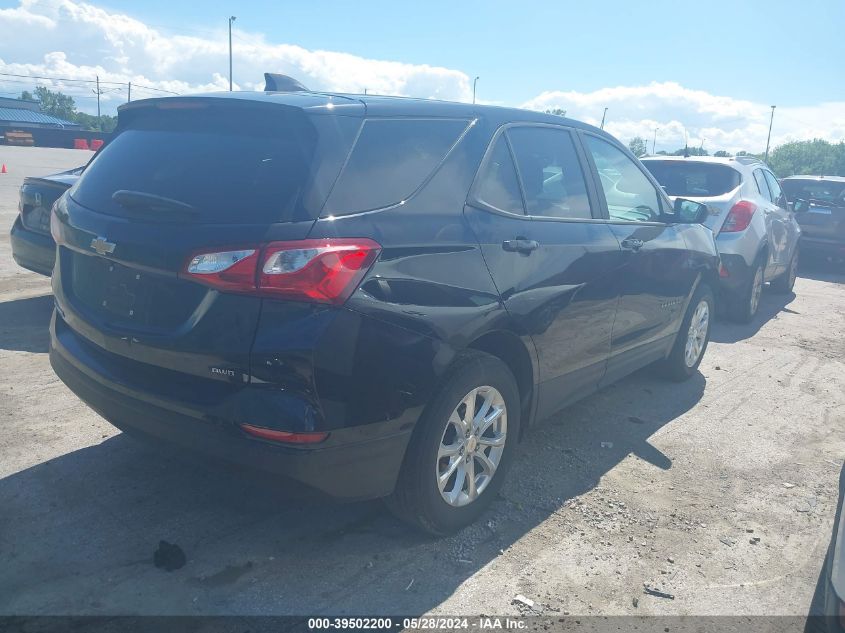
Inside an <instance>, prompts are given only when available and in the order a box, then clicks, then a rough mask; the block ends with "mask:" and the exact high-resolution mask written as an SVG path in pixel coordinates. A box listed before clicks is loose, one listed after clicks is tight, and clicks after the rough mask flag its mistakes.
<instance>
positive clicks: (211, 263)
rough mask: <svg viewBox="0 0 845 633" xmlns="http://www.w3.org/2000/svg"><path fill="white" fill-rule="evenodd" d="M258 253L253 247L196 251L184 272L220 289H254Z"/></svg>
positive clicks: (235, 290) (242, 290) (236, 290)
mask: <svg viewBox="0 0 845 633" xmlns="http://www.w3.org/2000/svg"><path fill="white" fill-rule="evenodd" d="M258 253H259V251H258V250H257V249H254V248H246V249H239V250H232V251H216V252H213V253H198V254H197V255H194V257H192V258H191V261H189V262H188V267H187V270H186V272H187V273H188V275H189V276H191V277H193V278H194V279H196V280H198V281H202V282H203V283H206V284H208V285H209V286H214V287H215V288H219V289H220V290H231V291H234V292H244V291H250V290H255V267H256V264H257V263H258Z"/></svg>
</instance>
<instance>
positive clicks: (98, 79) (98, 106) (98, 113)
mask: <svg viewBox="0 0 845 633" xmlns="http://www.w3.org/2000/svg"><path fill="white" fill-rule="evenodd" d="M95 76H96V78H97V89H96V90H94V92H96V93H97V123H99V122H100V95H101V94H103V93H102V91H101V90H100V76H99V75H95Z"/></svg>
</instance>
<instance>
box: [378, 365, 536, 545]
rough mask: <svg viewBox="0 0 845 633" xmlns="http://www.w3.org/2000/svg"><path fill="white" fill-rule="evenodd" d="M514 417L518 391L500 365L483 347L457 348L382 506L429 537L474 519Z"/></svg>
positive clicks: (489, 497) (490, 488)
mask: <svg viewBox="0 0 845 633" xmlns="http://www.w3.org/2000/svg"><path fill="white" fill-rule="evenodd" d="M519 424H520V400H519V390H518V388H517V385H516V380H515V379H514V377H513V374H511V372H510V370H509V369H508V367H507V365H505V364H504V363H503V362H502V361H501V360H499V359H498V358H496V357H495V356H491V355H489V354H485V353H483V352H476V351H471V352H468V353H466V354H464V355H463V356H461V358H459V359H458V360H457V361H456V363H455V365H454V367H453V368H452V369H451V371H450V372H449V374H448V376H447V378H446V379H445V380H444V383H443V385H442V387H441V388H440V390H439V391H438V393H437V395H435V397H434V398H433V399H432V401H431V402H430V403H429V406H428V407H427V408H426V411H425V413H424V414H423V415H422V417H421V418H420V420H419V421H418V422H417V428H416V429H415V430H414V434H413V437H412V438H411V443H410V445H409V447H408V453H407V454H406V455H405V462H404V464H403V465H402V471H401V472H400V474H399V481H398V482H397V485H396V490H395V491H394V492H393V494H392V495H391V496H390V497H388V498H387V499H386V502H387V505H388V507H389V508H390V510H391V511H392V512H393V513H394V514H395V515H396V516H398V517H399V518H400V519H402V520H403V521H406V522H408V523H410V524H411V525H414V526H415V527H418V528H420V529H422V530H424V531H426V532H428V533H430V534H434V535H436V536H443V535H446V534H451V533H453V532H456V531H457V530H459V529H461V528H463V527H465V526H467V525H469V524H470V523H473V522H474V521H475V520H476V519H477V518H478V517H479V516H480V515H481V513H482V512H484V511H485V510H486V509H487V508H488V507H489V505H490V503H491V502H492V501H493V499H494V498H495V497H496V494H497V493H498V491H499V489H500V488H501V487H502V483H503V481H504V478H505V473H506V471H507V468H508V467H509V465H510V462H511V460H512V457H513V452H514V450H515V448H516V446H515V445H516V443H517V438H518V437H519Z"/></svg>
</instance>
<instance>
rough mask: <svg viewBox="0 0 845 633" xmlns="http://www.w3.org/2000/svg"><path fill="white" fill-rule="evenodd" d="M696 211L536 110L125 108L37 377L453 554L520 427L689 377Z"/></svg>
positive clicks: (709, 310)
mask: <svg viewBox="0 0 845 633" xmlns="http://www.w3.org/2000/svg"><path fill="white" fill-rule="evenodd" d="M704 213H706V208H705V207H703V206H702V205H699V204H697V203H695V202H691V201H687V200H683V199H679V200H678V201H677V202H676V203H675V204H674V205H673V204H671V203H670V202H669V200H668V198H667V197H666V196H665V194H664V193H663V191H662V189H661V188H660V186H659V185H658V184H657V183H656V181H655V180H654V179H653V178H652V177H651V176H650V175H649V173H648V172H647V171H646V170H645V169H643V167H642V165H640V163H639V162H638V161H637V160H636V158H634V157H633V156H632V155H631V153H630V152H629V151H628V150H627V149H626V148H625V147H624V146H622V145H621V144H620V143H619V142H618V141H616V140H615V139H614V138H612V137H611V136H609V135H608V134H606V133H604V132H602V131H601V130H598V129H596V128H593V127H591V126H588V125H584V124H581V123H577V122H575V121H572V120H569V119H565V118H561V117H557V116H553V115H546V114H541V113H535V112H527V111H522V110H516V109H506V108H496V107H486V106H476V105H468V104H458V103H444V102H436V101H426V100H416V99H405V98H389V97H373V96H370V97H365V96H352V95H341V94H323V93H314V92H305V91H300V92H291V93H273V92H264V93H231V92H228V93H221V94H209V95H202V96H196V97H170V98H163V99H148V100H143V101H135V102H132V103H129V104H126V105H124V106H122V107H121V108H120V111H119V124H118V129H117V131H116V134H115V135H114V137H113V139H112V140H111V141H110V142H109V143H108V144H107V145H106V146H105V147H104V148H103V149H102V150H101V151H100V153H99V154H98V155H97V156H96V157H95V158H94V159H93V161H92V162H91V163H89V164H88V166H87V167H86V169H85V170H84V172H83V173H82V176H81V178H80V179H79V181H78V182H77V183H76V184H75V185H74V186H73V187H72V188H71V189H70V190H69V191H68V192H67V194H66V195H64V196H62V198H61V199H60V200H59V201H58V202H57V204H56V205H55V207H54V210H53V215H52V218H51V232H52V235H53V237H54V239H55V241H56V244H57V260H56V267H55V270H54V274H53V290H54V294H55V302H56V308H55V312H54V315H53V319H52V323H51V326H50V329H51V332H50V334H51V337H50V339H51V343H50V361H51V364H52V366H53V368H54V369H55V371H56V373H57V374H58V376H59V377H60V378H61V379H62V380H63V381H64V382H65V383H66V384H67V385H68V387H70V389H72V390H73V391H74V392H75V393H76V394H77V395H78V396H79V397H80V398H82V399H83V400H84V401H85V402H86V403H88V404H89V405H90V406H91V407H92V408H93V409H94V410H96V411H97V412H98V413H100V414H101V415H102V416H103V417H104V418H106V419H107V420H108V421H109V422H111V423H112V424H114V425H115V426H117V427H118V428H120V429H123V430H125V431H127V432H130V433H137V434H141V435H145V436H151V437H153V438H160V439H165V440H167V441H170V442H175V443H177V444H179V445H182V446H183V447H185V448H188V449H196V450H199V451H201V452H205V453H208V454H211V455H213V456H216V457H219V458H224V459H227V460H233V461H235V462H238V463H240V464H246V465H248V466H251V467H255V468H258V469H262V470H265V471H271V472H275V473H278V474H282V475H285V476H287V478H288V480H291V479H292V480H294V481H297V482H300V483H301V484H306V485H307V486H309V487H310V488H312V489H317V490H320V491H323V492H325V493H328V494H330V495H332V496H335V497H338V498H347V499H361V498H373V497H387V499H388V504H389V506H390V507H391V508H392V509H393V510H394V512H396V513H397V514H398V515H399V516H400V517H402V518H404V519H405V520H407V521H409V522H411V523H413V524H415V525H417V526H419V527H421V528H423V529H424V530H427V531H429V532H432V533H435V534H445V533H449V532H452V531H454V530H456V529H459V528H460V527H462V526H465V525H467V524H468V523H470V522H471V521H473V520H474V519H475V518H477V517H478V515H479V514H480V513H481V512H482V511H483V510H484V509H485V507H486V506H488V505H489V503H490V501H491V500H492V499H493V497H495V496H496V493H497V491H498V489H499V488H500V487H501V485H502V481H503V478H504V476H505V471H506V469H507V467H508V466H509V462H510V461H511V459H512V458H513V455H514V451H515V449H516V444H517V442H518V441H519V439H520V435H521V434H522V433H523V432H524V431H525V430H526V428H527V427H528V426H530V425H531V424H532V423H533V422H534V421H535V420H540V419H542V418H544V417H547V416H549V415H550V414H552V413H554V412H555V411H557V410H559V409H561V408H562V407H564V406H566V405H567V404H569V403H571V402H573V401H574V400H576V399H578V398H581V397H583V396H585V395H587V394H589V393H591V392H592V391H595V390H596V389H599V388H601V387H602V386H604V385H607V384H608V383H610V382H612V381H615V380H617V379H619V378H620V377H622V376H624V375H626V374H629V373H630V372H632V371H634V370H636V369H638V368H640V367H643V366H644V365H647V364H651V363H656V364H657V365H658V366H659V367H660V369H661V370H662V371H663V372H664V373H665V374H666V375H667V376H669V377H671V378H674V379H679V380H680V379H683V378H686V377H688V376H690V375H691V374H693V373H694V372H695V371H696V370H697V367H698V364H699V363H700V362H701V358H702V355H703V354H704V350H705V348H706V346H707V342H708V335H709V332H710V324H711V319H712V315H713V313H714V310H713V309H714V306H713V292H712V289H713V288H714V287H715V284H716V282H717V280H718V255H717V252H716V248H715V245H714V241H713V236H712V234H711V233H710V231H709V230H708V229H706V228H705V227H703V226H702V225H700V224H699V222H700V221H701V220H702V219H703V215H702V214H704Z"/></svg>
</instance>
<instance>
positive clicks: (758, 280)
mask: <svg viewBox="0 0 845 633" xmlns="http://www.w3.org/2000/svg"><path fill="white" fill-rule="evenodd" d="M750 273H751V274H750V275H749V277H748V281H747V282H746V284H745V286H744V287H743V288H742V290H741V291H740V292H739V293H738V294H737V295H736V296H734V297H731V298H730V299H729V301H728V306H727V307H728V317H730V319H731V320H732V321H736V322H737V323H750V322H751V321H752V320H753V319H754V317H755V316H757V311H758V310H759V308H760V297H761V296H762V294H763V284H764V283H765V275H764V268H763V258H762V257H758V258H757V260H756V261H755V262H754V266H752V268H751V271H750Z"/></svg>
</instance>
